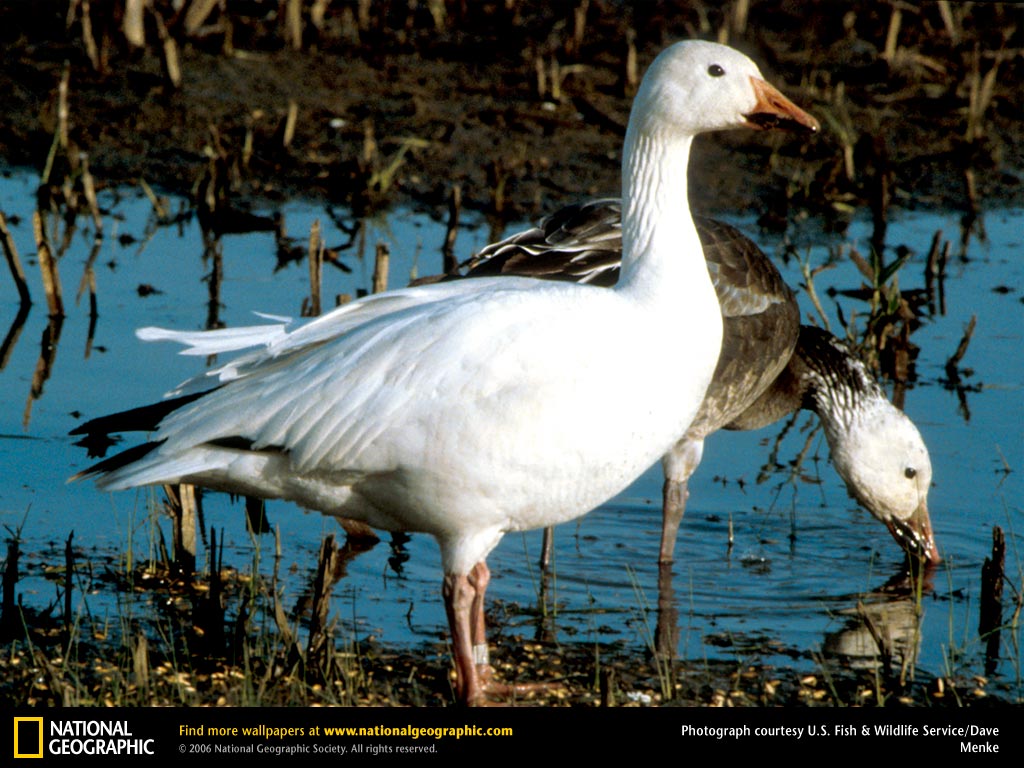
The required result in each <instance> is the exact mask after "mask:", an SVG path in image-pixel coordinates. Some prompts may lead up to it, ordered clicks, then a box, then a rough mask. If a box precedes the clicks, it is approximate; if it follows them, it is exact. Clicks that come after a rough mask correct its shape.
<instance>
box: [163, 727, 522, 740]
mask: <svg viewBox="0 0 1024 768" xmlns="http://www.w3.org/2000/svg"><path fill="white" fill-rule="evenodd" d="M178 735H179V736H258V737H260V738H264V739H287V738H294V737H296V736H314V737H319V736H348V737H358V736H402V737H405V738H411V739H420V738H424V739H443V738H454V739H461V738H463V737H466V736H511V735H512V728H510V727H503V728H481V727H480V726H479V725H461V726H458V727H453V726H427V727H423V726H416V725H400V726H391V725H373V726H329V725H325V726H314V727H312V728H303V727H299V728H279V727H275V726H269V725H263V724H260V725H257V726H250V727H244V726H243V727H231V728H206V727H204V726H201V725H200V726H188V725H182V726H179V728H178Z"/></svg>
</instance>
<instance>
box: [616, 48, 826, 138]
mask: <svg viewBox="0 0 1024 768" xmlns="http://www.w3.org/2000/svg"><path fill="white" fill-rule="evenodd" d="M636 99H637V101H636V105H637V106H638V107H640V108H639V109H634V115H640V116H642V118H643V119H642V120H641V121H639V122H640V123H641V124H640V125H637V126H635V127H636V129H638V130H639V131H640V132H641V133H647V132H655V133H657V132H659V131H665V130H668V131H678V132H679V133H681V134H684V135H689V136H695V135H697V134H698V133H703V132H706V131H715V130H723V129H729V128H742V127H746V128H792V129H796V130H805V131H811V132H813V131H817V130H818V128H819V125H818V121H817V120H815V119H814V118H813V117H812V116H811V115H809V114H807V113H806V112H804V111H803V110H802V109H800V108H799V107H798V106H796V105H795V104H794V103H793V102H792V101H790V100H789V99H787V98H786V97H785V96H783V95H782V94H781V93H780V92H779V91H778V90H777V89H776V88H775V87H774V86H772V85H770V84H769V83H768V82H767V81H765V79H764V77H763V76H762V75H761V72H760V70H759V69H758V68H757V65H756V64H754V62H753V61H751V60H750V59H749V58H747V57H746V56H744V55H743V54H742V53H740V52H739V51H737V50H735V49H733V48H729V47H727V46H724V45H719V44H717V43H709V42H704V41H701V40H686V41H683V42H680V43H676V44H675V45H673V46H670V47H669V48H666V49H665V50H664V51H662V52H661V54H659V55H658V57H657V58H656V59H655V60H654V62H653V63H652V64H651V67H650V69H649V70H648V73H647V75H646V76H645V77H644V80H643V83H642V84H641V87H640V90H639V92H638V93H637V97H636Z"/></svg>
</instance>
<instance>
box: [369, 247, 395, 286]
mask: <svg viewBox="0 0 1024 768" xmlns="http://www.w3.org/2000/svg"><path fill="white" fill-rule="evenodd" d="M390 260H391V249H390V248H389V247H388V244H387V243H377V256H376V258H375V259H374V262H373V292H374V293H384V291H386V290H387V289H388V265H389V262H390Z"/></svg>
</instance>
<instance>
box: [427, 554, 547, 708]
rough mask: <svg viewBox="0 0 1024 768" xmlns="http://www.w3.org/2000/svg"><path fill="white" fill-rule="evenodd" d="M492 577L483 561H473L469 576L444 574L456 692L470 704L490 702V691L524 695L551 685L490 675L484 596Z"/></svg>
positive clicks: (445, 600)
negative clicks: (510, 681) (501, 680)
mask: <svg viewBox="0 0 1024 768" xmlns="http://www.w3.org/2000/svg"><path fill="white" fill-rule="evenodd" d="M490 580H491V572H490V570H489V569H488V568H487V564H486V563H485V562H483V561H481V562H479V563H477V564H476V565H474V566H473V568H472V569H471V570H470V572H469V575H467V576H460V575H457V574H452V573H449V574H445V577H444V589H443V594H444V604H445V610H446V611H447V613H448V625H449V627H450V628H451V633H452V649H453V653H454V654H455V675H456V679H455V694H456V696H458V699H459V701H460V702H461V703H463V704H466V705H469V706H481V705H487V704H489V703H490V702H489V701H488V699H487V696H488V695H490V696H495V697H508V696H515V695H525V694H529V693H535V692H537V691H540V690H546V689H548V688H550V687H551V686H550V685H549V684H545V683H533V684H531V683H518V684H513V685H508V684H503V683H497V682H494V681H493V680H492V679H491V678H492V675H493V669H492V668H491V665H490V661H489V660H488V651H487V621H486V619H485V617H484V596H485V595H486V593H487V585H488V583H489V582H490Z"/></svg>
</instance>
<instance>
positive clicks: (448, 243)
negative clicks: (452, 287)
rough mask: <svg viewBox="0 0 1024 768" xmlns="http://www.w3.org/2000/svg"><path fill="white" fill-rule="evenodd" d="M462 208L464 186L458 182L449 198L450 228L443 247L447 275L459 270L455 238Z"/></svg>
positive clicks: (446, 231)
mask: <svg viewBox="0 0 1024 768" xmlns="http://www.w3.org/2000/svg"><path fill="white" fill-rule="evenodd" d="M461 210H462V187H461V186H460V185H459V184H456V185H455V186H453V187H452V194H451V196H450V197H449V198H448V228H447V229H446V230H445V233H444V245H443V246H442V248H441V255H442V257H443V258H442V271H443V272H444V274H446V275H454V274H455V273H456V272H458V270H459V262H458V259H456V258H455V238H456V237H457V236H458V234H459V213H460V211H461Z"/></svg>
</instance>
